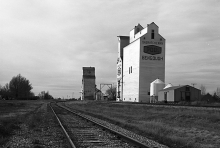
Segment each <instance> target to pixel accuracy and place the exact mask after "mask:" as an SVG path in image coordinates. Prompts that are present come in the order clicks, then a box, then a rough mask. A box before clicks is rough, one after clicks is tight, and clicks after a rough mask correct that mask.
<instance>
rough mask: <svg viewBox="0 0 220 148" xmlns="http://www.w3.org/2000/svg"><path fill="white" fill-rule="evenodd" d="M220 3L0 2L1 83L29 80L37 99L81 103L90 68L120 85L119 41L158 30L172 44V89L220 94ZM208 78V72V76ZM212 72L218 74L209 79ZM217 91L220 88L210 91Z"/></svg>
mask: <svg viewBox="0 0 220 148" xmlns="http://www.w3.org/2000/svg"><path fill="white" fill-rule="evenodd" d="M219 4H220V2H219V1H216V0H211V1H199V0H196V1H190V0H185V1H180V0H177V1H171V0H168V1H153V0H150V1H144V0H140V1H135V0H128V1H127V0H122V1H117V0H112V1H100V0H94V1H92V2H91V1H89V0H64V1H58V0H53V1H52V0H44V1H34V0H19V1H17V0H11V1H1V2H0V27H1V30H0V40H1V43H0V55H1V57H0V62H1V63H3V64H0V69H1V73H0V82H1V85H4V84H5V83H7V82H9V81H10V79H11V78H12V77H13V76H15V75H17V74H19V73H20V74H21V75H23V76H25V77H26V78H27V79H29V80H30V82H31V83H32V85H33V87H34V89H33V91H34V92H35V94H38V93H39V92H40V91H49V92H50V93H51V94H52V95H53V96H54V97H61V96H64V97H65V96H67V95H69V96H71V94H72V92H77V93H75V96H77V97H78V96H79V93H78V92H80V89H81V78H82V67H84V66H94V67H95V68H96V83H97V85H99V84H100V83H116V59H117V42H118V41H117V36H118V35H127V36H128V35H129V31H130V30H131V29H132V28H133V27H134V26H135V25H137V24H138V23H140V24H141V25H142V26H143V27H146V26H147V24H150V23H151V22H155V23H156V24H157V25H158V26H159V27H160V30H159V32H160V34H161V35H162V36H163V37H164V38H165V39H166V82H172V83H176V84H182V83H187V84H190V83H191V82H192V81H195V82H196V83H199V84H200V83H203V84H207V86H208V87H209V89H210V90H211V89H213V88H215V87H217V86H218V84H217V81H216V82H213V79H215V80H217V79H219V77H218V75H217V73H218V71H215V69H219V68H220V67H219V66H218V64H216V63H219V62H220V60H219V58H218V55H219V54H220V53H219V49H218V48H219V46H220V42H219V39H220V36H219V34H220V29H219V20H220V19H219V15H218V14H219ZM206 70H207V71H206ZM208 70H209V71H210V72H208ZM210 82H212V83H213V85H211V84H210Z"/></svg>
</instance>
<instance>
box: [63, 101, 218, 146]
mask: <svg viewBox="0 0 220 148" xmlns="http://www.w3.org/2000/svg"><path fill="white" fill-rule="evenodd" d="M66 104H67V105H69V106H70V107H72V108H74V109H78V110H82V111H84V112H87V113H89V114H90V115H94V116H96V117H99V118H103V119H107V120H108V121H110V122H112V123H116V124H117V125H120V126H122V127H124V128H126V129H128V130H132V131H133V132H135V133H138V134H140V135H143V136H145V137H148V138H150V139H153V140H155V141H158V142H159V143H162V144H165V145H167V146H169V147H172V148H219V147H220V111H217V110H204V109H203V110H201V109H194V108H181V107H179V108H168V107H163V106H158V107H154V106H146V105H141V104H122V103H115V104H110V103H106V102H97V101H94V102H92V101H90V102H84V101H81V102H78V101H71V102H67V103H66Z"/></svg>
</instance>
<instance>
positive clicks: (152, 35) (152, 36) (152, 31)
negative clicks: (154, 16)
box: [151, 30, 154, 39]
mask: <svg viewBox="0 0 220 148" xmlns="http://www.w3.org/2000/svg"><path fill="white" fill-rule="evenodd" d="M151 39H154V30H151Z"/></svg>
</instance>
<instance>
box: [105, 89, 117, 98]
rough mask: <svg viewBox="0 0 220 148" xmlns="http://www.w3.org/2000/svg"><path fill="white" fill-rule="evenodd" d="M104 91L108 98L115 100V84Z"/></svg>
mask: <svg viewBox="0 0 220 148" xmlns="http://www.w3.org/2000/svg"><path fill="white" fill-rule="evenodd" d="M105 93H106V94H107V95H108V96H109V98H110V100H116V87H115V86H113V87H112V88H109V89H107V90H106V92H105Z"/></svg>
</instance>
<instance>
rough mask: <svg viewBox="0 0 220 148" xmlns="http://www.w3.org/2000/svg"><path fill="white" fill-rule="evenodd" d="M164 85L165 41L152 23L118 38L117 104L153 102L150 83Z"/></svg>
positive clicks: (137, 27) (139, 26) (135, 28)
mask: <svg viewBox="0 0 220 148" xmlns="http://www.w3.org/2000/svg"><path fill="white" fill-rule="evenodd" d="M157 78H159V79H160V80H162V81H163V82H165V39H164V38H163V37H162V36H161V35H160V34H159V27H158V26H157V25H156V24H155V23H154V22H152V23H151V24H148V25H147V27H146V28H143V27H142V26H141V25H140V24H138V25H137V26H135V27H134V28H133V29H132V30H131V31H130V36H118V59H117V100H118V101H130V102H150V83H151V82H152V81H154V80H155V79H157Z"/></svg>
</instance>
